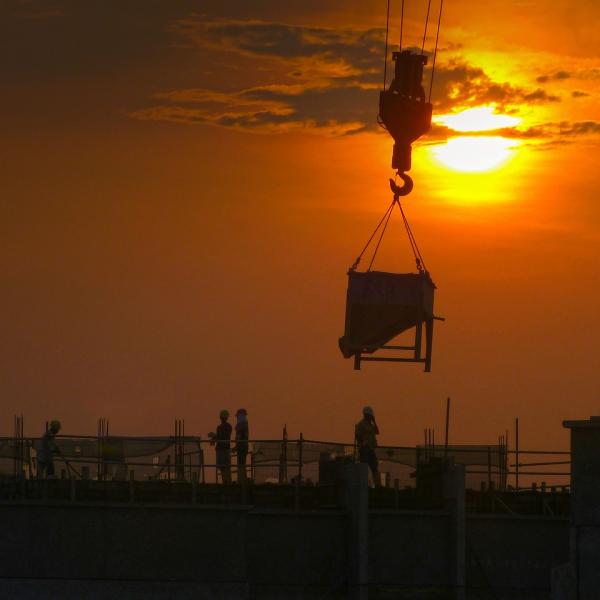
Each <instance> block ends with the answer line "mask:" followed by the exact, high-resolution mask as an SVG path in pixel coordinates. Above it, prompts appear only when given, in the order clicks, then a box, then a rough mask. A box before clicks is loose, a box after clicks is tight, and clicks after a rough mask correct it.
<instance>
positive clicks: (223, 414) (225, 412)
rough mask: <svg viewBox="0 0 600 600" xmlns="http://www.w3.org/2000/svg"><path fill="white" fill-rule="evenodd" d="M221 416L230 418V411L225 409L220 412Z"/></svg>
mask: <svg viewBox="0 0 600 600" xmlns="http://www.w3.org/2000/svg"><path fill="white" fill-rule="evenodd" d="M219 417H220V418H221V419H228V418H229V411H228V410H227V409H223V410H222V411H221V412H220V413H219Z"/></svg>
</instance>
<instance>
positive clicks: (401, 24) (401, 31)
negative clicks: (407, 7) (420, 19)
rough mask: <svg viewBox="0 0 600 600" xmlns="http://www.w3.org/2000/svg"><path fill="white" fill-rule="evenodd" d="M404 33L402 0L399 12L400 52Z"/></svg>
mask: <svg viewBox="0 0 600 600" xmlns="http://www.w3.org/2000/svg"><path fill="white" fill-rule="evenodd" d="M403 33H404V0H402V12H401V14H400V52H402V34H403Z"/></svg>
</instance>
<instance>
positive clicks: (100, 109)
mask: <svg viewBox="0 0 600 600" xmlns="http://www.w3.org/2000/svg"><path fill="white" fill-rule="evenodd" d="M222 4H224V3H221V2H216V1H215V2H212V1H208V2H203V3H202V5H201V8H200V9H199V8H198V6H197V4H195V3H191V2H176V1H175V2H168V3H167V2H159V1H154V2H142V1H141V0H140V1H139V2H133V1H130V0H128V1H125V2H118V3H117V2H113V3H110V2H97V3H96V2H90V3H86V4H85V6H83V4H82V3H79V2H75V1H74V0H73V1H58V0H57V1H54V0H47V1H44V2H41V1H39V2H37V1H28V2H24V1H23V2H16V1H13V2H9V3H7V4H5V5H3V8H1V9H0V11H1V14H0V17H1V18H0V22H1V23H2V28H3V31H2V32H1V33H2V36H0V39H3V42H2V43H3V45H4V49H3V52H2V53H0V56H2V58H1V59H0V60H1V61H2V62H1V64H2V71H3V76H2V80H3V90H2V94H1V95H0V104H1V105H2V106H1V108H2V114H3V115H4V116H5V119H4V123H3V135H2V138H1V139H2V141H1V142H0V152H1V161H2V166H3V168H2V169H1V171H0V173H1V175H0V177H1V183H2V190H3V194H2V199H1V200H0V206H1V209H2V219H1V220H0V227H1V230H2V234H1V236H0V244H1V247H0V266H1V269H2V274H3V281H4V282H5V285H4V293H3V294H2V300H1V302H2V314H3V315H4V317H3V321H2V322H3V327H2V330H3V332H2V333H3V335H2V337H3V344H2V346H1V350H0V364H1V371H0V386H1V388H0V389H1V391H2V396H3V399H4V400H3V402H2V413H1V420H0V429H1V433H3V434H8V433H10V429H11V425H12V416H13V414H15V413H17V412H18V413H21V412H22V413H23V414H24V415H25V419H26V421H25V423H26V431H27V433H30V434H35V433H37V432H38V431H39V430H40V429H41V428H42V427H43V422H44V421H45V420H46V419H51V418H60V419H61V420H62V421H63V424H64V430H65V433H94V432H95V427H96V419H97V418H98V417H99V416H106V417H108V418H109V419H110V420H111V424H112V428H113V431H114V432H117V433H155V434H166V433H169V432H170V430H171V423H172V420H173V419H174V418H185V419H186V431H188V432H192V433H197V434H201V435H205V434H206V432H207V431H209V430H210V429H213V428H214V424H215V423H214V422H215V416H216V414H217V413H218V410H219V409H221V408H222V407H228V408H230V409H231V410H234V409H236V408H237V407H238V406H245V407H246V408H247V409H248V410H249V413H250V422H251V426H252V432H253V434H254V435H255V436H256V437H271V436H277V435H279V433H280V431H281V427H282V425H283V424H284V423H287V425H288V429H289V430H290V433H291V434H292V435H295V434H297V433H298V432H299V431H303V432H304V434H305V436H307V437H311V438H321V439H338V440H347V439H350V437H351V432H352V425H353V423H354V421H355V420H357V418H358V416H359V413H360V407H361V406H362V405H363V404H365V403H369V404H372V405H373V406H374V407H375V409H376V412H377V415H378V421H379V422H380V426H381V430H382V435H381V439H382V441H383V442H389V443H397V444H412V443H415V442H418V441H420V440H421V437H422V431H423V429H424V428H425V427H436V429H437V430H438V431H439V435H441V431H442V423H443V415H444V408H445V398H446V396H448V395H450V396H451V397H452V399H453V414H452V419H453V422H452V428H451V434H452V438H451V441H456V442H459V441H460V442H482V443H493V442H495V441H496V440H497V437H498V435H500V434H502V433H504V431H505V430H506V429H509V430H511V433H510V435H511V437H512V427H513V419H514V417H515V416H519V417H520V420H521V426H522V435H523V437H524V443H525V445H528V446H542V447H547V448H551V447H552V448H562V447H564V446H565V444H566V440H567V436H566V435H565V433H564V432H563V429H562V427H561V421H562V419H566V418H569V419H574V418H586V417H588V416H589V415H590V414H598V412H599V411H600V389H599V388H600V385H599V375H598V358H597V354H596V345H597V339H598V335H599V333H600V317H599V316H598V311H597V306H598V305H599V304H600V265H599V262H598V256H599V254H600V234H599V228H598V226H599V224H600V207H599V206H598V200H597V190H598V185H599V183H600V174H599V172H598V167H597V158H596V157H597V153H598V149H599V142H600V106H599V102H598V91H599V89H600V59H598V56H599V55H600V40H599V39H598V36H597V34H596V32H595V31H594V30H593V27H594V24H595V23H597V22H598V19H599V18H600V5H598V4H597V3H596V2H593V1H590V0H588V1H586V0H577V1H575V2H566V1H554V2H534V1H519V2H516V1H515V2H512V3H511V2H509V3H506V2H500V1H497V0H491V1H489V2H487V3H480V2H474V1H472V0H460V1H459V0H454V1H453V0H447V2H446V9H445V11H446V12H445V14H444V22H443V28H442V34H441V40H440V46H441V48H442V50H441V52H440V54H439V55H438V61H439V63H438V64H439V72H438V75H436V78H437V79H436V82H437V86H435V87H434V96H433V100H434V102H435V103H436V109H437V113H438V114H440V113H456V112H460V111H461V110H463V109H465V108H470V107H478V106H484V105H486V106H493V107H494V109H495V110H496V112H497V113H501V114H509V115H512V116H516V117H519V118H520V119H521V121H520V124H519V125H518V126H516V127H513V128H509V129H508V130H503V131H501V132H492V133H493V134H494V135H496V134H498V135H502V136H505V139H507V140H509V145H510V148H511V150H510V152H509V155H510V156H509V158H508V159H507V160H506V161H505V162H503V163H501V164H499V165H497V166H496V167H495V168H494V169H491V170H484V171H482V172H480V173H471V172H460V171H457V170H455V169H453V168H450V167H448V166H445V165H443V164H441V163H440V162H439V161H437V160H436V158H435V152H434V149H435V148H436V147H437V148H439V147H440V145H441V144H444V143H445V142H446V139H447V138H448V137H450V138H455V137H457V135H458V134H457V133H456V132H455V131H454V132H453V131H450V130H447V129H445V128H443V127H440V126H439V125H438V126H437V127H435V128H434V129H433V130H432V132H431V135H430V136H429V137H426V138H423V143H422V144H421V145H420V146H419V147H418V148H416V149H415V151H414V153H413V170H412V172H411V174H412V175H413V178H414V180H415V191H414V192H413V194H412V195H411V196H409V197H408V198H407V199H406V200H405V202H404V205H405V209H406V212H407V215H408V217H409V219H410V220H411V224H412V226H413V230H414V233H415V235H416V237H417V240H418V241H419V244H420V246H421V250H422V252H423V255H424V257H425V260H426V262H427V266H428V268H429V270H430V271H431V274H432V277H433V278H434V280H435V282H436V284H437V285H438V295H437V310H436V312H437V313H438V314H440V315H443V316H445V317H446V318H447V321H446V323H444V324H438V325H437V326H436V327H437V329H436V339H435V342H434V357H433V369H432V373H430V374H425V373H423V372H422V371H421V368H420V367H419V366H416V365H406V366H404V365H401V366H389V365H373V364H367V365H365V366H364V368H363V370H362V371H360V372H355V371H353V370H352V365H351V361H347V360H344V359H343V358H342V357H341V355H340V353H339V350H338V348H337V338H338V337H339V335H341V333H342V331H343V319H344V302H345V285H346V270H347V268H348V266H349V265H350V264H351V263H352V262H353V260H354V258H355V257H356V254H357V253H358V251H359V250H360V249H361V247H362V245H363V243H364V241H365V240H366V238H367V237H368V235H369V234H370V232H371V230H372V228H373V227H374V225H375V223H376V222H377V220H378V219H379V217H380V216H381V214H382V213H383V211H384V210H385V208H386V206H387V204H388V203H389V201H390V194H389V189H388V187H387V178H388V177H389V176H390V174H391V169H390V168H389V161H390V156H391V141H390V139H388V138H387V137H386V136H385V135H384V134H382V133H379V132H378V131H377V128H376V123H375V117H376V111H377V86H379V85H380V80H381V60H380V58H381V56H380V54H381V53H380V48H381V41H382V35H381V34H382V31H381V27H382V25H383V24H384V23H383V18H384V10H385V3H384V2H383V1H378V2H358V1H356V2H348V1H345V2H341V1H336V2H333V1H329V2H306V1H305V2H289V3H279V2H274V1H273V0H271V1H268V0H262V1H257V2H253V3H247V2H232V3H227V8H224V7H223V6H222ZM397 4H398V5H399V3H397ZM250 5H252V6H250ZM407 6H408V11H407V12H408V17H407V18H408V20H409V24H408V26H407V32H406V36H407V38H406V39H407V43H408V44H412V45H414V44H416V43H418V42H419V37H420V35H422V33H420V22H421V21H422V14H421V13H423V14H424V11H423V9H424V6H425V5H424V3H417V2H411V3H408V2H407ZM436 6H437V5H436V4H433V7H434V8H436ZM507 7H508V8H507ZM397 8H398V6H395V9H397ZM395 12H396V13H397V12H398V11H397V10H395ZM420 15H421V16H420ZM395 16H396V15H395ZM394 26H395V27H396V26H397V20H396V21H394ZM430 33H431V31H430ZM394 35H396V34H395V33H394ZM394 39H396V38H394ZM426 46H427V47H430V46H431V40H430V39H429V37H428V40H427V44H426ZM344 134H346V135H344ZM464 135H465V136H466V137H467V138H470V140H473V139H476V138H477V137H478V136H477V135H473V132H466V133H465V134H464ZM490 135H491V134H490ZM468 143H474V142H468ZM514 144H519V145H518V147H514ZM467 166H468V165H467ZM394 225H395V227H394V228H393V229H392V230H391V231H390V234H389V237H388V239H387V240H386V244H385V246H384V248H383V249H382V256H381V262H380V263H379V266H380V267H381V268H385V269H389V270H396V269H398V270H401V271H407V270H411V269H412V268H413V264H412V262H411V257H410V252H409V248H408V246H407V244H406V241H405V240H404V238H403V237H402V235H401V233H402V232H401V230H400V223H399V222H398V220H396V222H395V224H394Z"/></svg>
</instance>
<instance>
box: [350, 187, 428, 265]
mask: <svg viewBox="0 0 600 600" xmlns="http://www.w3.org/2000/svg"><path fill="white" fill-rule="evenodd" d="M390 181H391V182H393V180H390ZM396 205H398V209H399V210H400V214H401V216H402V222H403V223H404V228H405V229H406V234H407V236H408V241H409V243H410V247H411V250H412V252H413V255H414V258H415V263H416V265H417V270H418V271H419V273H423V272H424V271H425V272H426V271H427V268H426V266H425V261H424V260H423V255H422V254H421V250H420V249H419V245H418V244H417V240H416V239H415V235H414V233H413V232H412V229H411V227H410V224H409V222H408V219H407V218H406V215H405V214H404V209H403V208H402V204H401V203H400V197H399V196H398V195H397V194H394V199H393V200H392V202H391V204H390V205H389V206H388V208H387V210H386V211H385V213H384V215H383V217H381V219H380V221H379V223H378V224H377V227H375V230H374V231H373V233H372V234H371V237H370V238H369V239H368V241H367V243H366V244H365V245H364V247H363V249H362V250H361V252H360V254H359V255H358V257H357V258H356V260H355V261H354V263H353V264H352V266H351V267H350V271H356V269H357V268H358V265H359V264H360V261H361V260H362V257H363V256H364V254H365V252H366V251H367V249H368V248H369V246H370V245H371V242H372V241H373V239H374V238H375V236H376V235H377V232H379V231H380V230H381V231H380V233H379V239H378V240H377V244H376V245H375V249H374V251H373V255H372V257H371V261H370V262H369V267H368V268H367V271H370V270H371V268H372V267H373V264H374V262H375V258H376V257H377V252H378V251H379V247H380V246H381V242H382V240H383V236H384V235H385V232H386V230H387V226H388V223H389V222H390V217H391V216H392V212H393V210H394V206H396ZM382 226H383V227H382Z"/></svg>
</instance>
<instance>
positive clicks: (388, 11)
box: [383, 0, 431, 91]
mask: <svg viewBox="0 0 600 600" xmlns="http://www.w3.org/2000/svg"><path fill="white" fill-rule="evenodd" d="M430 1H431V0H430ZM389 33H390V0H387V16H386V19H385V55H384V57H383V91H385V86H386V85H387V63H388V36H389Z"/></svg>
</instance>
